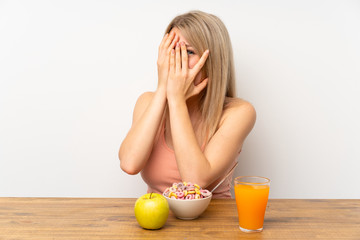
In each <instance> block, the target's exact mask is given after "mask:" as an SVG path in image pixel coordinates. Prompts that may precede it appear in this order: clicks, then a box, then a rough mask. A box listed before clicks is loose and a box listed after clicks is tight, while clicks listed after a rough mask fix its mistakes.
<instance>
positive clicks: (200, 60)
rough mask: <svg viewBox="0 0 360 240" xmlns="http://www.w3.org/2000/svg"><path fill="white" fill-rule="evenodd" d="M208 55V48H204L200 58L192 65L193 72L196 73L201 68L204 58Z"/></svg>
mask: <svg viewBox="0 0 360 240" xmlns="http://www.w3.org/2000/svg"><path fill="white" fill-rule="evenodd" d="M208 56H209V50H206V51H205V52H204V53H203V55H202V56H201V58H200V59H199V61H198V62H197V63H196V64H195V66H194V67H193V69H192V70H193V74H195V75H196V74H198V72H199V71H200V70H201V68H202V67H203V66H204V64H205V61H206V59H207V58H208Z"/></svg>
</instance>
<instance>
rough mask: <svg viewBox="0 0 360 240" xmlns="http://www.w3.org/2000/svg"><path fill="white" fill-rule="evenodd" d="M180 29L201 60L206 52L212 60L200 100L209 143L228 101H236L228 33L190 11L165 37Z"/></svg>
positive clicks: (205, 70)
mask: <svg viewBox="0 0 360 240" xmlns="http://www.w3.org/2000/svg"><path fill="white" fill-rule="evenodd" d="M174 27H176V28H178V29H179V30H180V31H181V33H182V35H183V36H184V37H185V38H186V40H187V41H188V42H189V44H190V45H192V46H193V47H194V49H195V52H196V53H197V54H198V55H199V56H201V55H202V54H203V53H204V51H205V50H206V49H209V50H210V54H209V57H208V58H207V60H206V63H205V65H204V66H203V69H202V71H203V74H205V76H207V77H208V78H209V81H208V84H207V87H206V88H205V89H204V90H203V91H202V93H200V94H201V100H200V111H201V118H202V119H201V122H202V123H203V125H202V126H203V128H202V130H203V135H202V136H206V137H205V141H206V142H208V141H209V140H210V138H211V137H212V136H213V135H214V134H215V132H216V130H217V127H218V125H219V122H220V119H221V115H222V112H223V109H224V107H225V104H226V102H225V100H226V97H235V96H236V93H235V89H236V88H235V74H234V64H233V52H232V46H231V41H230V37H229V33H228V31H227V29H226V27H225V25H224V23H223V22H222V21H221V20H220V19H219V18H218V17H216V16H215V15H212V14H208V13H205V12H202V11H191V12H188V13H185V14H182V15H179V16H177V17H175V18H174V19H173V20H172V21H171V22H170V24H169V25H168V27H167V29H166V31H165V33H169V32H170V31H171V29H173V28H174Z"/></svg>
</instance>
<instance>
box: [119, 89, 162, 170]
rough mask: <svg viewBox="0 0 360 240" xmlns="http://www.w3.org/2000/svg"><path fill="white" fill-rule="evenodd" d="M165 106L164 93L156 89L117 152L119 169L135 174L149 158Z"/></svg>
mask: <svg viewBox="0 0 360 240" xmlns="http://www.w3.org/2000/svg"><path fill="white" fill-rule="evenodd" d="M165 106H166V91H165V90H164V89H162V88H160V89H158V90H157V91H156V92H155V94H154V96H153V98H152V99H151V101H150V103H149V104H148V106H147V107H146V109H145V111H144V112H143V113H142V114H141V116H139V117H138V118H137V119H134V122H133V124H132V126H131V129H130V131H129V132H128V134H127V136H126V138H125V139H124V141H123V142H122V144H121V147H120V150H119V159H120V164H121V168H122V169H123V170H124V171H125V172H127V173H129V174H136V173H138V172H139V171H141V169H142V168H143V167H144V166H145V164H146V161H147V159H148V158H149V156H150V153H151V150H152V147H153V144H154V140H155V137H156V134H157V132H158V129H159V126H160V123H161V120H162V117H163V114H164V110H165Z"/></svg>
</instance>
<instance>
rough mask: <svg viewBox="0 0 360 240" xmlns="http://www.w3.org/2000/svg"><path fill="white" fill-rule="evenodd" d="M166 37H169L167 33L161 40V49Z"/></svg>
mask: <svg viewBox="0 0 360 240" xmlns="http://www.w3.org/2000/svg"><path fill="white" fill-rule="evenodd" d="M168 36H169V33H166V34H165V36H164V37H163V39H162V40H161V43H160V47H162V46H163V45H164V43H165V42H166V40H167V39H168Z"/></svg>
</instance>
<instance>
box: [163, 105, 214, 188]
mask: <svg viewBox="0 0 360 240" xmlns="http://www.w3.org/2000/svg"><path fill="white" fill-rule="evenodd" d="M168 103H169V114H170V125H171V134H172V141H173V146H174V151H175V157H176V161H177V165H178V169H179V172H180V176H181V178H182V180H183V181H190V182H194V183H197V184H199V185H200V186H204V187H205V186H206V185H207V184H208V179H207V174H206V173H209V171H210V169H211V166H210V164H209V162H208V161H207V159H206V157H205V155H204V154H203V152H202V150H201V147H200V146H199V143H198V141H197V138H196V135H195V132H194V129H193V126H192V123H191V120H190V117H189V113H188V108H187V106H186V102H185V100H173V99H172V100H169V101H168Z"/></svg>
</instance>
